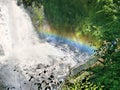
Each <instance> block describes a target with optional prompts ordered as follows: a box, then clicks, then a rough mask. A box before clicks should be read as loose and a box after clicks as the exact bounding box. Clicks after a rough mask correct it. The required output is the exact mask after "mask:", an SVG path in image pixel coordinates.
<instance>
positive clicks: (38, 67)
mask: <svg viewBox="0 0 120 90" xmlns="http://www.w3.org/2000/svg"><path fill="white" fill-rule="evenodd" d="M42 68H45V65H43V64H38V65H37V67H36V69H42Z"/></svg>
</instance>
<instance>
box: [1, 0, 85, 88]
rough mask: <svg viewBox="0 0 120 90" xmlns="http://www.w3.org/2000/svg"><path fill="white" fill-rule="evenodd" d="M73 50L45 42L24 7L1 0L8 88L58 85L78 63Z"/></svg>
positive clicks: (4, 76)
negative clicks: (66, 49)
mask: <svg viewBox="0 0 120 90" xmlns="http://www.w3.org/2000/svg"><path fill="white" fill-rule="evenodd" d="M1 52H2V53H1ZM73 54H74V53H72V54H71V53H70V52H63V51H61V50H60V49H58V48H56V47H54V46H52V45H50V44H49V43H47V42H44V43H41V41H40V40H39V38H38V36H37V34H36V33H35V31H34V28H33V26H32V23H31V20H30V17H29V16H28V14H27V13H26V11H25V10H24V8H22V7H19V6H17V4H16V1H15V0H0V84H1V83H2V84H4V86H6V88H8V90H37V89H38V88H39V87H38V86H40V85H41V87H42V89H40V90H44V88H45V87H46V86H47V87H48V86H50V87H51V88H52V90H54V89H53V88H56V89H58V87H55V86H56V85H57V84H58V80H60V79H63V78H64V76H66V75H67V74H68V72H69V67H73V66H74V65H76V62H75V61H74V59H73V58H72V56H73ZM85 58H87V57H85ZM81 62H82V60H81ZM51 75H52V76H51ZM50 77H51V78H50ZM47 82H49V83H51V84H49V85H48V84H47ZM41 83H42V84H41ZM36 84H37V85H36ZM38 84H39V85H38ZM41 87H40V88H41ZM48 88H49V87H48ZM56 89H55V90H56Z"/></svg>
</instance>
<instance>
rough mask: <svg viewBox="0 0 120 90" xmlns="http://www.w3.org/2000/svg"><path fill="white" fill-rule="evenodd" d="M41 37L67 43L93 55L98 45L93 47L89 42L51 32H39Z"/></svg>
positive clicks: (53, 41)
mask: <svg viewBox="0 0 120 90" xmlns="http://www.w3.org/2000/svg"><path fill="white" fill-rule="evenodd" d="M39 37H40V38H42V39H45V40H46V41H47V42H50V43H58V44H61V43H64V44H67V45H69V46H70V47H72V49H77V50H79V51H80V52H87V53H88V54H89V55H93V54H94V53H95V52H94V51H95V50H96V47H92V46H90V45H89V44H88V43H84V42H82V41H76V40H73V39H70V38H66V37H62V36H60V35H57V34H53V33H49V32H39Z"/></svg>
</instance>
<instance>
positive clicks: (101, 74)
mask: <svg viewBox="0 0 120 90" xmlns="http://www.w3.org/2000/svg"><path fill="white" fill-rule="evenodd" d="M119 41H120V40H119V39H116V40H114V41H111V42H106V41H104V43H103V45H102V46H101V47H100V49H99V50H98V53H97V56H98V57H100V58H102V59H103V60H104V62H103V64H104V66H103V67H98V66H97V67H95V68H92V71H93V72H94V76H93V80H92V81H94V82H95V83H97V84H98V83H99V84H100V85H104V86H105V90H120V87H119V83H120V77H119V75H120V73H119V71H120V67H119V63H120V43H119Z"/></svg>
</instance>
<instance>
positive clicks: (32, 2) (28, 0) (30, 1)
mask: <svg viewBox="0 0 120 90" xmlns="http://www.w3.org/2000/svg"><path fill="white" fill-rule="evenodd" d="M22 3H23V5H24V6H25V7H28V6H30V7H34V6H37V7H40V6H41V4H42V0H17V4H18V5H20V4H22Z"/></svg>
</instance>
